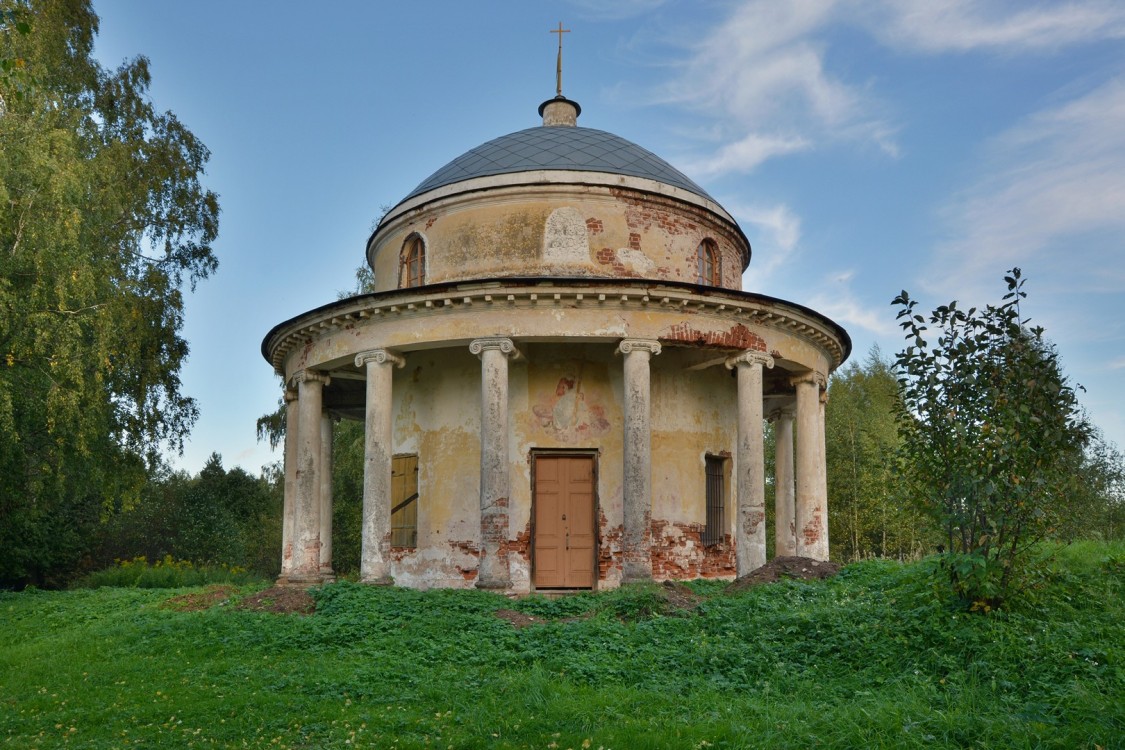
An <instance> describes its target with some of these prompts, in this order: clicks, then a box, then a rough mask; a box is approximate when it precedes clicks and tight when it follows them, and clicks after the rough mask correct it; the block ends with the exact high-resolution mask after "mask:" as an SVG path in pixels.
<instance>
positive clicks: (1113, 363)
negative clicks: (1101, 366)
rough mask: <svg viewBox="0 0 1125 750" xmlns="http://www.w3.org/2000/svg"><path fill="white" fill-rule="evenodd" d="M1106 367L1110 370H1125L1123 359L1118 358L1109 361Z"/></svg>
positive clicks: (1124, 359)
mask: <svg viewBox="0 0 1125 750" xmlns="http://www.w3.org/2000/svg"><path fill="white" fill-rule="evenodd" d="M1107 367H1108V369H1110V370H1125V357H1118V358H1117V359H1113V360H1110V362H1109V364H1108V365H1107Z"/></svg>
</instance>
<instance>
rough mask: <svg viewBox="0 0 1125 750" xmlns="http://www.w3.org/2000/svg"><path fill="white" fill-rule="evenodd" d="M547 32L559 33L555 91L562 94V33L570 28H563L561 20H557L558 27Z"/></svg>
mask: <svg viewBox="0 0 1125 750" xmlns="http://www.w3.org/2000/svg"><path fill="white" fill-rule="evenodd" d="M547 33H548V34H558V35H559V59H558V62H556V63H555V93H556V94H558V95H559V96H562V35H563V34H569V33H570V29H564V28H563V25H562V21H559V27H558V28H557V29H551V30H550V31H548V32H547Z"/></svg>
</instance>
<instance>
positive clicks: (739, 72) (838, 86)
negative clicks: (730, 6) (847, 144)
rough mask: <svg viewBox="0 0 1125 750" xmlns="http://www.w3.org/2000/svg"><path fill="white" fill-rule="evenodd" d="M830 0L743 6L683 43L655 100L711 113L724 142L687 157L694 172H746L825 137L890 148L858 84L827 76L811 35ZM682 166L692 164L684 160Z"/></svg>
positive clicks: (820, 48)
mask: <svg viewBox="0 0 1125 750" xmlns="http://www.w3.org/2000/svg"><path fill="white" fill-rule="evenodd" d="M838 5H839V2H838V0H813V1H811V2H802V3H778V2H770V1H769V0H756V1H755V2H749V3H743V4H741V5H739V6H738V7H736V8H735V10H734V11H733V12H732V14H731V15H730V16H729V17H728V18H726V19H724V20H723V21H722V23H720V24H719V25H718V26H716V27H715V28H714V29H713V30H712V31H711V33H710V34H707V35H705V36H704V37H703V38H702V39H701V40H700V42H699V44H698V45H697V46H695V47H694V48H692V50H691V52H690V54H689V56H688V59H687V60H686V61H685V62H684V63H683V65H682V66H681V69H682V70H683V72H682V73H681V74H680V75H679V76H677V77H676V78H675V79H673V80H672V81H670V82H669V83H668V84H667V85H666V86H665V87H664V89H663V90H662V91H660V92H658V93H657V95H656V98H657V100H658V101H660V102H663V103H665V104H673V105H676V106H680V107H683V108H687V109H690V110H692V111H693V112H707V113H717V117H718V121H719V123H720V125H721V127H720V128H719V131H718V133H717V135H718V138H717V140H720V141H722V142H724V143H725V144H726V145H723V146H721V147H720V148H719V149H718V150H716V151H714V152H712V153H709V154H707V155H705V156H701V157H698V158H696V159H695V160H694V167H695V170H694V171H696V172H697V173H698V174H701V175H703V176H714V175H716V174H722V173H728V172H748V171H750V170H752V169H754V168H755V167H756V166H758V165H759V164H761V163H762V162H764V161H766V160H767V159H770V158H774V157H777V156H783V155H786V154H791V153H796V152H799V151H806V150H810V149H812V148H815V147H816V146H817V145H818V144H819V143H821V142H823V141H825V140H828V139H840V138H844V139H848V140H861V141H863V140H866V141H870V142H874V143H876V144H877V145H878V146H879V147H880V148H882V149H884V150H885V151H887V152H889V153H894V152H895V148H896V147H895V145H894V139H893V133H894V128H893V127H892V126H890V125H889V124H888V123H886V122H884V121H883V120H882V119H881V118H880V117H879V116H878V115H873V114H872V113H877V112H878V111H879V109H880V107H879V106H878V103H877V102H876V101H874V100H873V99H872V98H871V97H870V96H868V95H867V94H866V93H865V91H864V90H863V88H862V87H859V86H854V85H851V84H849V83H846V82H844V81H842V80H840V79H838V78H836V77H834V76H832V75H830V74H829V73H828V71H827V70H826V67H825V62H824V54H825V53H824V45H823V43H822V42H821V41H819V40H818V38H817V34H818V32H820V31H821V30H823V29H824V27H825V26H826V25H827V24H828V23H829V22H830V21H831V20H832V18H833V15H834V12H835V9H836V8H837V6H838ZM688 171H689V172H690V171H693V170H692V169H691V167H689V169H688Z"/></svg>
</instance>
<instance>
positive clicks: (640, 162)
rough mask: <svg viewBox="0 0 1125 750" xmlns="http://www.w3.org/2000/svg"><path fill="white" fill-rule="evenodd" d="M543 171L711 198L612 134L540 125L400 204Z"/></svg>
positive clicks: (494, 144) (483, 149) (478, 153)
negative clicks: (651, 183) (622, 179)
mask: <svg viewBox="0 0 1125 750" xmlns="http://www.w3.org/2000/svg"><path fill="white" fill-rule="evenodd" d="M542 169H552V170H573V171H579V172H608V173H610V174H621V175H629V176H631V177H642V178H647V179H650V180H655V181H657V182H662V183H664V184H666V185H671V186H673V187H677V188H681V189H683V190H687V191H688V192H691V193H694V194H696V195H698V196H701V197H703V198H706V199H707V200H710V201H714V200H715V199H714V198H712V197H711V196H710V195H708V194H707V192H706V191H705V190H704V189H703V188H701V187H699V185H696V184H695V183H694V182H692V181H691V180H690V179H689V178H688V177H687V176H686V175H684V173H683V172H680V171H679V170H678V169H676V168H675V167H673V166H672V165H671V164H669V163H668V162H666V161H664V160H663V159H661V158H660V157H659V156H657V155H656V154H654V153H652V152H651V151H648V150H646V149H643V148H641V147H640V146H638V145H637V144H635V143H632V142H631V141H627V140H625V139H624V138H621V137H619V136H616V135H614V134H613V133H607V132H605V131H604V130H595V129H593V128H581V127H568V126H559V127H542V126H540V127H534V128H528V129H527V130H520V131H517V132H515V133H509V134H508V135H504V136H501V137H499V138H496V139H494V140H491V141H489V142H487V143H484V144H481V145H480V146H477V147H476V148H474V149H471V150H469V151H467V152H465V153H464V154H462V155H461V156H458V157H457V158H456V159H454V160H453V161H451V162H449V163H448V164H446V165H445V166H444V167H442V168H441V169H439V170H438V171H436V172H434V173H433V174H432V175H430V176H429V177H428V178H427V179H426V180H425V181H423V182H422V184H421V185H419V186H418V187H416V188H414V190H413V191H411V193H410V195H408V196H406V197H405V198H403V201H407V200H410V199H411V198H413V197H415V196H417V195H421V194H422V193H427V192H429V191H431V190H434V189H436V188H440V187H443V186H445V185H452V184H454V183H457V182H463V181H465V180H471V179H473V178H475V177H488V176H491V175H498V174H509V173H513V172H532V171H537V170H542Z"/></svg>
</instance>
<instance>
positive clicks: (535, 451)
mask: <svg viewBox="0 0 1125 750" xmlns="http://www.w3.org/2000/svg"><path fill="white" fill-rule="evenodd" d="M601 453H602V452H601V450H599V449H597V448H532V449H531V450H530V451H529V455H528V460H529V462H530V463H531V503H530V508H531V518H530V519H529V522H528V526H529V528H530V529H531V537H530V539H528V549H527V553H528V559H530V561H531V570H530V571H529V575H528V579H529V581H530V584H531V590H532V591H535V497H536V495H535V477H536V461H537V460H538V459H539V458H540V457H542V458H589V459H590V460H591V461H593V464H594V465H593V475H594V480H593V481H594V493H593V494H594V497H593V502H594V507H593V520H594V568H593V569H594V580H593V583H592V585H591V586H590V588H589V589H582V591H587V590H589V591H597V590H598V581H599V580H600V579H601V576H600V572H601V568H600V566H599V563H598V561H599V560H600V559H601V543H602V534H601V526H600V524H598V514H599V513H600V512H601V496H600V495H599V493H598V481H599V478H600V477H599V475H598V464H599V461H598V459H599V458H600V457H601ZM558 590H560V589H544V591H558ZM561 590H563V591H566V590H568V589H561Z"/></svg>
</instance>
